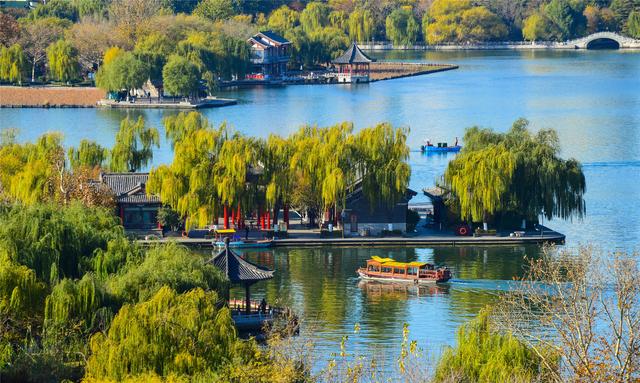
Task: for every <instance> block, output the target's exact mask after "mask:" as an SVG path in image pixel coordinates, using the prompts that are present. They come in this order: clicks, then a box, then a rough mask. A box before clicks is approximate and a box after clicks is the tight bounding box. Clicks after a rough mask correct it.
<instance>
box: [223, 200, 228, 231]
mask: <svg viewBox="0 0 640 383" xmlns="http://www.w3.org/2000/svg"><path fill="white" fill-rule="evenodd" d="M224 228H225V229H228V228H229V211H228V209H227V205H224Z"/></svg>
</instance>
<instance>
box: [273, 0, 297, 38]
mask: <svg viewBox="0 0 640 383" xmlns="http://www.w3.org/2000/svg"><path fill="white" fill-rule="evenodd" d="M299 19H300V14H299V13H298V12H296V11H294V10H293V9H291V8H289V7H287V6H286V5H283V6H281V7H280V8H278V9H276V10H275V11H273V12H272V13H271V15H269V21H268V24H267V25H268V26H269V29H272V30H273V31H275V32H277V33H280V34H284V33H286V32H287V31H290V30H292V29H293V28H294V27H295V26H296V25H297V24H298V20H299Z"/></svg>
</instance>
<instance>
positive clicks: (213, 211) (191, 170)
mask: <svg viewBox="0 0 640 383" xmlns="http://www.w3.org/2000/svg"><path fill="white" fill-rule="evenodd" d="M164 125H165V132H166V135H167V138H168V139H170V140H171V142H172V146H173V148H174V150H173V153H174V156H173V162H172V163H171V164H170V165H161V166H159V167H157V168H153V169H151V172H150V174H149V182H148V183H147V191H148V192H149V193H152V194H155V195H158V196H159V197H160V200H161V201H162V202H163V203H164V204H166V205H168V206H171V208H173V209H174V210H175V211H177V212H178V213H179V214H180V216H181V217H184V218H186V222H185V226H186V227H187V229H188V228H190V227H191V226H194V225H197V226H204V225H206V224H209V223H211V222H212V221H213V220H214V219H217V218H216V217H218V213H219V211H220V206H221V204H222V203H221V202H220V199H219V197H218V193H217V188H216V187H212V186H211V185H217V183H216V181H217V178H216V177H215V173H214V171H213V169H214V166H215V164H216V163H217V162H218V161H219V153H220V150H221V147H222V145H223V142H224V141H225V139H226V137H227V128H226V126H225V125H224V124H223V125H221V126H220V127H219V128H217V129H215V128H213V127H212V126H211V125H210V124H209V121H207V119H206V118H204V117H202V115H200V114H199V113H197V112H191V113H188V114H187V113H180V114H178V115H176V116H170V117H167V118H165V119H164Z"/></svg>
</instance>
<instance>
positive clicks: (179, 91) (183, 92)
mask: <svg viewBox="0 0 640 383" xmlns="http://www.w3.org/2000/svg"><path fill="white" fill-rule="evenodd" d="M162 80H163V83H164V89H165V90H166V91H167V92H169V93H170V94H172V95H176V96H177V95H180V96H190V97H191V96H194V95H197V93H198V89H199V85H200V82H199V80H200V71H199V70H198V67H197V66H196V65H195V64H193V63H192V62H191V61H189V60H187V59H186V58H184V57H182V56H178V55H173V56H171V57H170V58H169V60H168V61H167V64H166V65H165V66H164V68H163V69H162Z"/></svg>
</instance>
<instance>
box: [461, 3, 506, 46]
mask: <svg viewBox="0 0 640 383" xmlns="http://www.w3.org/2000/svg"><path fill="white" fill-rule="evenodd" d="M458 33H459V36H458V39H459V40H462V41H473V42H479V41H491V40H501V39H504V38H505V37H507V35H508V33H509V31H508V29H507V26H506V25H505V24H504V22H503V21H502V20H501V19H500V17H498V16H496V15H495V14H494V13H492V12H491V11H489V10H488V9H487V8H485V7H473V8H471V9H468V10H466V11H464V12H462V15H461V19H460V28H459V32H458Z"/></svg>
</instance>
